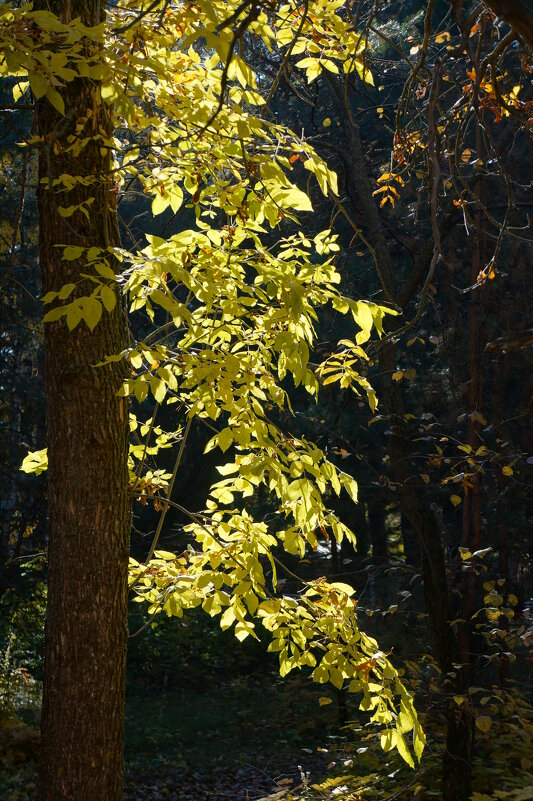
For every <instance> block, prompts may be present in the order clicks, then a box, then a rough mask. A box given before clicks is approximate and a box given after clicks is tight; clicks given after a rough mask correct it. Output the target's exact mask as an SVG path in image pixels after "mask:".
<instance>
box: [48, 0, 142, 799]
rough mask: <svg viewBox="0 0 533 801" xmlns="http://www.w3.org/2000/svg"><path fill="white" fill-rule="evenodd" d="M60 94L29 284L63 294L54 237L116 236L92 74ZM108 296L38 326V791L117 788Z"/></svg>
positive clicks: (120, 413)
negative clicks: (41, 569)
mask: <svg viewBox="0 0 533 801" xmlns="http://www.w3.org/2000/svg"><path fill="white" fill-rule="evenodd" d="M43 6H44V7H46V8H48V9H49V10H51V11H52V12H54V13H56V14H57V16H58V17H60V19H61V20H62V21H64V22H67V23H68V22H70V21H71V20H72V19H74V18H76V17H81V19H82V22H83V23H84V24H85V25H89V26H92V25H96V24H97V23H98V22H101V20H102V17H101V12H100V9H101V8H103V4H101V3H100V2H98V0H70V2H69V1H68V0H65V1H64V2H61V0H50V2H47V3H42V4H41V7H43ZM58 46H59V45H58ZM92 46H93V45H90V44H87V47H88V48H89V47H92ZM61 93H62V96H63V99H64V102H65V115H64V116H62V115H60V114H58V113H57V112H56V111H55V109H54V108H52V106H51V105H50V104H49V103H48V102H47V101H46V100H45V99H43V100H40V101H38V103H37V120H38V125H39V133H40V135H41V137H42V138H43V144H42V150H41V154H40V166H39V176H40V184H39V190H38V206H39V225H40V228H39V250H40V266H41V276H42V284H43V291H44V292H48V291H50V290H55V291H57V290H59V289H60V288H61V287H62V286H63V285H64V284H66V283H75V284H76V285H77V286H76V289H75V290H74V293H73V294H72V295H71V296H70V298H69V300H72V298H76V297H84V296H88V295H90V294H91V293H92V292H93V291H94V289H95V286H96V284H95V283H93V282H90V281H88V280H87V279H83V278H81V276H80V274H81V273H84V272H85V273H90V272H91V269H92V268H91V267H89V266H87V264H86V261H87V259H86V257H85V258H84V256H85V253H84V254H83V255H82V257H81V258H80V259H79V260H76V261H65V260H62V255H63V250H62V248H61V247H57V245H58V244H60V245H73V246H79V247H83V248H89V247H99V248H106V247H108V246H110V245H111V246H114V245H118V242H119V240H118V228H117V220H116V211H115V210H114V208H113V205H112V202H111V198H112V193H111V192H110V189H111V186H110V178H109V168H110V154H109V150H108V149H106V147H103V146H102V145H103V142H102V134H104V135H106V136H110V135H111V133H112V127H111V125H112V122H111V116H110V112H109V110H108V109H107V108H105V107H104V106H103V104H102V101H101V96H100V86H99V84H98V83H97V82H95V81H91V80H88V79H77V80H74V81H73V82H71V83H69V84H68V86H67V87H65V88H64V89H62V90H61ZM76 125H78V130H76ZM69 137H71V138H70V140H69ZM82 138H88V141H87V142H86V143H85V144H84V145H83V146H82V147H81V149H80V151H79V153H77V150H76V148H72V147H69V146H70V145H72V142H73V141H75V140H76V139H78V141H81V139H82ZM63 174H69V175H74V176H82V177H85V176H91V177H92V179H93V183H91V184H89V185H88V186H84V185H83V184H82V183H79V182H78V183H76V185H75V186H74V188H73V189H71V190H69V191H64V186H62V185H61V184H59V186H55V187H54V186H53V181H54V179H56V178H58V176H61V175H63ZM43 179H48V181H47V182H45V181H43ZM89 198H93V200H91V201H90V203H89V204H88V205H87V206H86V208H87V210H88V212H89V217H87V216H86V215H85V214H84V213H83V212H82V211H76V212H74V214H73V215H72V216H69V217H67V218H64V217H62V216H61V215H60V214H59V211H58V209H59V207H65V206H72V205H76V206H78V205H79V204H82V203H84V202H86V201H88V200H89ZM112 266H114V265H112ZM96 277H98V275H97V274H96ZM116 297H117V303H116V305H115V308H114V309H113V311H112V312H110V313H109V312H107V311H105V310H104V311H103V314H102V318H101V320H100V322H99V323H98V325H97V326H96V328H95V329H94V331H92V332H91V331H90V330H89V328H88V327H87V325H86V324H85V323H84V322H81V323H80V324H79V325H78V326H77V327H76V328H75V329H74V330H73V331H69V330H68V328H67V325H66V324H65V322H64V319H65V318H63V319H62V320H61V321H59V322H53V323H46V324H45V348H46V384H45V386H46V402H47V430H48V463H49V467H48V497H49V549H48V551H49V553H48V610H47V620H46V649H45V678H44V697H43V714H42V753H41V766H40V785H39V798H40V800H41V801H73V800H74V799H76V801H119V799H121V798H122V781H123V758H122V739H123V709H124V676H125V655H126V641H127V605H126V601H127V565H128V540H129V528H130V502H129V498H128V474H127V436H128V409H127V404H126V402H125V400H124V399H123V398H118V397H117V395H116V393H117V390H118V389H119V387H120V385H121V382H122V380H123V377H124V375H123V369H124V368H123V367H122V363H114V364H111V365H108V366H106V367H94V365H95V364H96V363H97V362H99V361H101V360H102V359H103V358H104V357H105V356H106V355H107V354H112V353H118V352H120V351H121V350H123V349H124V347H125V346H126V336H125V327H124V322H123V318H122V314H121V310H120V301H119V297H118V292H117V295H116Z"/></svg>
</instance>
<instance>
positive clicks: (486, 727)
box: [476, 715, 492, 734]
mask: <svg viewBox="0 0 533 801" xmlns="http://www.w3.org/2000/svg"><path fill="white" fill-rule="evenodd" d="M476 728H477V729H479V730H480V731H482V732H483V733H484V734H486V733H487V732H488V731H490V729H491V728H492V718H491V717H490V715H478V717H477V718H476Z"/></svg>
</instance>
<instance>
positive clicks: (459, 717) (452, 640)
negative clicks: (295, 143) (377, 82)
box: [326, 75, 473, 801]
mask: <svg viewBox="0 0 533 801" xmlns="http://www.w3.org/2000/svg"><path fill="white" fill-rule="evenodd" d="M326 77H327V80H328V82H329V85H330V86H331V88H332V90H333V92H332V95H333V99H334V100H335V101H336V102H337V105H338V108H339V113H340V118H341V119H344V120H345V125H344V134H345V137H346V144H347V153H346V155H345V163H346V173H347V176H348V180H349V181H350V183H351V188H352V190H353V191H354V192H355V193H356V195H357V200H358V203H359V205H360V207H361V209H362V212H363V215H364V219H365V230H366V236H367V238H368V240H369V242H370V244H371V245H372V247H373V249H374V257H375V262H376V270H377V273H378V277H379V279H380V282H381V285H382V287H383V291H384V295H385V297H386V298H387V300H389V301H391V302H393V303H395V304H396V305H398V306H400V307H405V306H406V304H407V303H408V302H409V300H410V299H411V297H412V295H413V294H414V293H415V292H416V290H417V288H418V287H419V286H420V283H421V282H422V281H423V279H424V276H425V275H426V274H427V269H428V266H429V262H430V260H431V253H432V247H428V246H425V247H423V248H421V250H420V253H419V256H418V258H417V260H416V261H415V264H414V266H413V270H412V273H411V276H410V277H409V278H408V279H407V281H406V282H405V283H404V285H403V287H400V286H397V281H396V276H395V272H394V270H393V260H392V258H391V253H390V249H389V246H388V242H387V237H386V232H385V229H384V227H383V224H382V221H381V217H380V214H379V211H378V208H377V206H376V202H375V199H374V197H373V194H372V192H373V187H372V186H371V184H370V180H369V177H368V172H367V168H366V165H365V160H364V147H363V143H362V140H361V133H360V130H359V127H358V126H357V123H356V121H355V120H354V118H353V117H352V116H350V115H348V114H347V112H346V109H345V100H346V98H345V95H344V91H343V90H342V84H341V83H339V82H338V81H336V80H335V79H334V78H333V77H331V76H330V75H328V76H326ZM453 219H454V215H453V213H450V214H449V215H446V217H445V218H444V221H443V228H444V231H447V230H448V228H449V227H450V226H451V225H452V223H453ZM444 231H443V233H444ZM432 246H433V243H432ZM379 369H380V378H381V388H380V393H379V394H380V397H381V399H382V400H383V405H384V407H385V410H386V413H387V416H388V418H389V425H390V428H391V430H392V435H391V444H390V456H391V465H392V472H393V478H394V481H395V483H396V486H397V488H398V494H397V497H398V503H399V506H400V510H401V513H402V515H404V516H405V518H406V519H407V520H408V521H409V523H410V526H411V528H412V529H413V531H414V532H415V534H416V537H417V540H418V542H419V545H420V549H421V552H422V573H423V577H424V597H425V605H426V610H427V612H428V617H429V624H430V629H431V633H432V635H433V643H434V652H435V657H436V660H437V663H438V665H439V668H440V669H441V671H442V672H443V674H445V676H446V679H445V681H446V686H445V691H446V695H447V698H446V700H445V715H446V723H447V735H446V752H445V755H444V760H443V779H442V795H443V801H467V799H468V798H469V797H470V788H471V770H472V765H471V751H472V733H473V716H472V710H471V706H470V704H469V703H465V704H463V705H462V706H461V707H458V706H457V704H455V702H454V701H453V698H452V696H453V695H462V694H463V693H466V692H467V689H468V682H467V674H466V671H465V670H463V669H462V668H461V667H460V664H461V660H460V656H461V654H460V649H459V646H458V642H457V638H456V636H455V633H454V631H453V629H452V627H451V626H450V623H449V621H450V619H451V615H450V614H449V592H448V586H447V579H446V562H445V558H444V548H443V541H442V536H441V532H440V530H439V525H438V521H437V519H436V516H435V514H434V513H433V511H431V510H430V509H429V508H428V507H427V504H426V503H425V499H424V485H423V483H422V480H421V479H420V475H419V473H418V470H417V469H416V468H414V467H413V466H412V464H411V457H412V452H411V445H410V440H409V434H408V431H407V430H406V426H405V420H404V413H405V409H404V405H403V399H402V395H401V390H400V388H399V386H398V384H397V383H396V382H394V381H392V380H391V376H392V374H393V373H394V372H395V371H396V369H397V363H396V345H395V343H394V341H388V342H384V343H382V345H381V347H380V351H379ZM369 522H370V521H369ZM370 528H371V529H372V525H370ZM456 665H458V666H459V667H458V668H456Z"/></svg>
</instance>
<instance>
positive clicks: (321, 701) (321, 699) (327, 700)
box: [318, 695, 333, 706]
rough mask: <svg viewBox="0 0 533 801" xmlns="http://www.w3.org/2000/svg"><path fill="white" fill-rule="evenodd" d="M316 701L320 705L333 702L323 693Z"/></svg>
mask: <svg viewBox="0 0 533 801" xmlns="http://www.w3.org/2000/svg"><path fill="white" fill-rule="evenodd" d="M318 703H319V704H320V706H327V705H328V704H332V703H333V699H332V698H327V697H326V696H325V695H322V696H321V697H320V698H319V699H318Z"/></svg>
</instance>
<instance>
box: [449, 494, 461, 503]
mask: <svg viewBox="0 0 533 801" xmlns="http://www.w3.org/2000/svg"><path fill="white" fill-rule="evenodd" d="M450 501H451V502H452V503H453V505H454V506H459V504H460V503H461V498H460V497H459V495H450Z"/></svg>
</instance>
